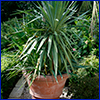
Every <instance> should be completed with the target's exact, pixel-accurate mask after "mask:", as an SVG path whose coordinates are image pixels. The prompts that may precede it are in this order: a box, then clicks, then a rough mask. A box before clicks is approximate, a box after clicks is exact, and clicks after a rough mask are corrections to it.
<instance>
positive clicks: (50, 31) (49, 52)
mask: <svg viewBox="0 0 100 100" xmlns="http://www.w3.org/2000/svg"><path fill="white" fill-rule="evenodd" d="M75 4H76V2H74V1H72V2H69V1H67V2H66V1H42V2H41V5H40V4H38V6H37V5H36V6H37V9H38V11H39V12H38V11H37V12H38V16H37V17H36V18H35V19H33V20H31V21H30V22H28V23H26V24H25V25H23V26H22V27H25V26H27V25H28V24H30V23H33V24H34V21H36V20H40V25H41V29H33V30H34V31H35V30H36V31H35V33H34V35H33V36H32V37H30V38H29V39H28V41H27V42H26V44H25V46H24V48H23V51H22V53H21V55H20V56H19V63H18V64H17V65H16V66H14V68H15V69H14V71H15V70H18V71H21V70H22V72H23V75H24V76H25V77H26V79H27V81H28V84H29V87H30V93H31V95H32V98H39V99H57V98H59V96H60V94H61V92H62V89H63V87H64V84H65V82H66V79H67V78H69V76H70V75H69V74H70V71H69V70H72V71H74V68H73V64H72V59H74V60H75V61H76V62H77V60H76V58H75V56H74V55H73V53H72V52H71V51H72V50H73V45H74V40H73V38H72V37H71V38H70V36H71V35H72V34H73V33H72V32H71V30H70V28H69V27H68V26H69V25H70V23H72V22H74V21H75V20H76V19H79V18H82V17H83V16H84V14H85V13H84V14H82V15H81V16H78V17H74V16H73V15H74V14H75V12H76V9H77V7H76V5H75ZM35 12H36V10H35Z"/></svg>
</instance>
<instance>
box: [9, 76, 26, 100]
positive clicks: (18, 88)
mask: <svg viewBox="0 0 100 100" xmlns="http://www.w3.org/2000/svg"><path fill="white" fill-rule="evenodd" d="M24 87H25V79H24V77H23V76H22V77H21V78H20V79H19V81H18V82H17V83H16V85H15V87H14V88H13V90H12V92H11V93H10V95H9V98H8V99H14V98H15V99H20V97H21V95H22V93H23V90H24Z"/></svg>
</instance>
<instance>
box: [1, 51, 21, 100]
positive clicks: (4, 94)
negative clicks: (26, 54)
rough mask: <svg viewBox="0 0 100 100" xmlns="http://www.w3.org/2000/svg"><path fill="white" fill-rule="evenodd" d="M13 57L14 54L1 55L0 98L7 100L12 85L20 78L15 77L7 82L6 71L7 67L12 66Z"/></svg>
mask: <svg viewBox="0 0 100 100" xmlns="http://www.w3.org/2000/svg"><path fill="white" fill-rule="evenodd" d="M14 56H15V53H14V52H8V53H2V54H1V98H3V99H7V98H8V97H9V94H10V92H11V91H12V89H13V87H14V85H15V84H16V82H17V81H18V79H19V78H20V77H21V75H17V76H14V77H13V78H11V79H9V80H8V77H7V75H8V73H9V71H7V69H8V68H9V65H10V64H13V62H14V61H15V59H14Z"/></svg>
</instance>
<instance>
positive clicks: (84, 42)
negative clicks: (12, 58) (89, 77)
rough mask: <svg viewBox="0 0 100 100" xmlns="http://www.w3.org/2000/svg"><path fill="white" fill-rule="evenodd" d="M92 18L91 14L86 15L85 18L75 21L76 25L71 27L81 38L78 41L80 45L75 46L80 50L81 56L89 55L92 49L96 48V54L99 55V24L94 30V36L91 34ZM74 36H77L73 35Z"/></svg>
mask: <svg viewBox="0 0 100 100" xmlns="http://www.w3.org/2000/svg"><path fill="white" fill-rule="evenodd" d="M90 23H91V18H90V17H89V16H85V17H84V18H83V19H79V20H77V21H75V27H76V28H74V27H73V28H71V29H72V31H73V32H74V33H75V34H77V35H78V36H79V38H80V40H79V39H77V41H76V43H77V45H78V46H75V47H74V48H75V49H76V50H78V51H79V54H80V56H84V55H89V54H90V52H91V51H92V49H95V48H96V50H95V55H96V56H97V57H98V56H99V41H97V40H99V26H97V27H96V28H95V30H96V31H95V30H94V35H93V37H92V36H91V30H90ZM73 37H74V38H75V37H76V36H73Z"/></svg>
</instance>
